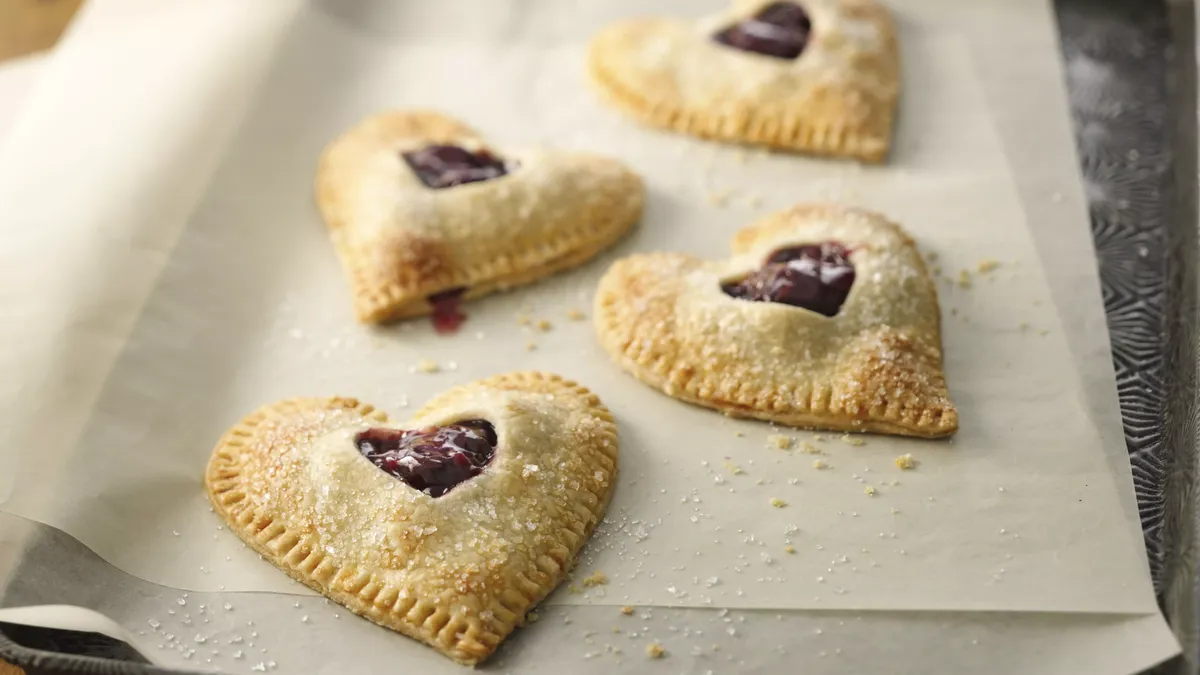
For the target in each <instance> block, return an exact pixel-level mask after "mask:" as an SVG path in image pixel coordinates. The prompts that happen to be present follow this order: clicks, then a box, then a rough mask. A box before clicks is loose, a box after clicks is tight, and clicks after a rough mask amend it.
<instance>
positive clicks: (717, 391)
mask: <svg viewBox="0 0 1200 675" xmlns="http://www.w3.org/2000/svg"><path fill="white" fill-rule="evenodd" d="M825 241H837V242H840V243H842V244H844V245H845V246H847V247H849V248H850V249H851V253H850V260H851V262H852V263H853V264H854V267H855V274H856V280H855V282H854V285H853V286H852V287H851V289H850V293H849V295H848V296H847V298H846V301H845V304H844V305H843V306H842V308H841V310H840V311H839V312H838V314H837V315H836V316H833V317H825V316H822V315H819V314H817V313H815V312H811V311H808V310H806V309H803V308H800V307H793V306H790V305H785V304H781V303H774V302H749V301H746V300H741V299H737V298H732V297H730V296H728V295H726V294H725V293H724V292H723V291H722V290H721V283H722V282H724V281H727V280H732V279H737V278H740V277H742V276H744V275H745V274H747V273H748V272H750V271H751V270H752V269H755V268H757V267H759V266H760V265H761V264H762V263H763V261H764V260H765V259H766V258H767V256H768V255H769V254H770V253H771V252H772V251H775V250H777V249H779V248H783V247H786V246H794V245H799V244H806V243H820V242H825ZM732 248H733V257H732V258H731V259H729V260H726V261H720V262H710V261H704V260H700V259H697V258H694V257H691V256H687V255H682V254H676V253H651V254H641V255H634V256H631V257H628V258H624V259H622V260H619V261H617V262H616V263H615V264H613V266H612V267H611V268H610V269H609V270H608V272H606V273H605V275H604V277H603V278H602V279H601V280H600V284H599V287H598V289H597V292H596V298H595V308H594V315H595V325H596V332H597V335H598V337H599V340H600V342H601V344H602V345H603V346H604V347H605V349H606V350H607V351H608V352H609V353H610V354H611V355H612V356H613V358H614V359H615V360H616V362H617V363H618V364H620V365H621V366H622V367H624V368H625V369H626V370H628V371H629V372H630V373H632V374H633V375H634V376H635V377H637V378H638V379H640V380H642V381H643V382H645V383H646V384H649V385H650V386H653V387H655V388H657V389H660V390H662V391H664V392H665V393H667V394H668V395H670V396H673V397H675V398H678V399H680V400H683V401H687V402H690V403H694V404H697V405H702V406H706V407H709V408H715V409H717V410H720V411H722V412H725V413H727V414H729V415H733V416H738V417H752V418H757V419H762V420H769V421H773V422H778V423H781V424H786V425H790V426H796V427H803V428H817V429H835V430H845V431H867V432H876V433H885V434H897V435H904V436H920V437H929V438H934V437H941V436H948V435H950V434H953V433H954V432H955V431H956V430H957V429H958V413H957V411H956V410H955V408H954V405H953V404H952V403H951V401H950V397H949V393H948V391H947V389H946V381H945V377H944V376H943V374H942V354H941V334H940V316H939V312H938V302H937V290H936V288H935V286H934V282H933V280H932V278H931V277H930V275H929V272H928V271H927V270H926V268H925V264H924V262H923V261H922V260H921V256H920V254H919V252H918V251H917V249H916V246H915V245H914V244H913V242H912V240H911V239H910V238H909V237H908V235H906V234H905V233H904V232H903V231H902V230H901V229H900V228H899V226H897V225H895V224H893V223H891V222H889V221H888V220H887V219H886V218H884V217H883V216H881V215H879V214H877V213H873V212H870V211H865V210H862V209H855V208H847V207H842V206H837V205H832V204H805V205H799V206H796V207H793V208H791V209H788V210H786V211H783V212H780V213H776V214H774V215H771V216H768V217H766V218H764V219H763V220H761V221H760V222H758V223H756V224H754V225H751V226H749V227H746V228H744V229H742V230H741V231H739V232H738V233H737V235H736V236H735V237H734V239H733V245H732Z"/></svg>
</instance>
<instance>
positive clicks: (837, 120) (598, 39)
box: [588, 0, 900, 162]
mask: <svg viewBox="0 0 1200 675" xmlns="http://www.w3.org/2000/svg"><path fill="white" fill-rule="evenodd" d="M588 71H589V74H590V75H591V79H592V80H593V82H595V83H596V85H597V86H598V87H599V89H600V90H601V92H602V93H603V94H604V95H605V98H606V99H608V100H609V101H611V102H612V103H613V104H614V105H615V106H617V107H618V108H620V109H621V110H623V111H625V112H626V113H629V114H631V115H632V116H634V117H635V118H637V119H639V120H641V121H643V122H645V123H647V124H650V125H651V126H656V127H660V128H665V129H673V130H676V131H681V132H684V133H689V134H694V135H696V136H700V137H704V138H711V139H717V140H725V141H732V142H737V143H749V144H755V145H764V146H768V147H772V148H778V149H782V150H792V151H798V152H807V153H813V154H821V155H833V156H841V157H851V158H855V159H859V160H862V161H867V162H880V161H883V159H884V157H885V156H886V155H887V151H888V147H889V146H890V144H891V134H892V120H893V117H894V115H895V110H896V100H897V99H898V97H899V92H900V84H899V55H898V46H897V40H896V33H895V28H894V26H893V25H892V19H891V16H890V15H889V14H888V12H887V10H886V9H885V8H883V7H882V6H881V5H879V4H878V3H876V2H874V1H873V0H795V1H794V2H778V1H775V0H738V1H736V2H735V3H734V5H733V7H731V8H730V9H728V10H726V11H724V12H721V13H720V14H716V15H712V16H707V17H704V18H702V19H699V20H697V21H684V20H676V19H665V18H639V19H631V20H626V21H622V22H619V23H615V24H612V25H610V26H607V27H605V28H604V29H603V30H601V31H600V32H599V33H597V35H596V36H595V37H594V38H593V40H592V43H591V47H590V50H589V54H588Z"/></svg>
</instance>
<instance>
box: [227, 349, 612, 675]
mask: <svg viewBox="0 0 1200 675" xmlns="http://www.w3.org/2000/svg"><path fill="white" fill-rule="evenodd" d="M616 471H617V430H616V425H615V423H614V422H613V418H612V415H611V414H610V413H609V412H608V410H607V409H606V408H605V407H604V406H603V405H602V404H601V403H600V401H599V399H597V398H596V396H595V395H594V394H592V393H591V392H589V391H588V390H586V389H584V388H583V387H580V386H578V385H576V384H574V383H573V382H568V381H565V380H563V379H561V378H559V377H558V376H555V375H546V374H542V373H516V374H508V375H500V376H497V377H492V378H489V379H486V380H482V381H479V382H474V383H472V384H468V385H465V386H461V387H458V388H455V389H452V390H450V391H448V392H446V393H444V394H442V395H441V396H438V397H437V398H435V399H433V400H432V401H430V402H429V403H428V405H426V406H425V407H424V408H423V409H422V410H421V411H420V412H418V413H417V415H416V417H415V418H413V420H412V421H411V422H410V423H409V424H408V425H406V426H405V427H404V428H398V427H396V426H394V425H393V424H391V423H390V422H389V421H388V419H387V416H386V415H385V414H384V413H382V412H380V411H378V410H375V409H374V408H373V407H371V406H369V405H366V404H363V403H359V402H358V401H356V400H354V399H347V398H329V399H295V400H290V401H284V402H282V403H278V404H275V405H271V406H267V407H265V408H262V409H260V410H259V411H257V412H255V413H254V414H252V415H250V416H249V417H247V418H245V419H244V420H242V421H241V422H240V423H238V425H237V426H235V427H233V428H232V429H230V430H229V432H227V433H226V434H225V436H224V437H223V438H222V439H221V441H220V442H219V443H218V444H217V447H216V449H215V450H214V451H213V455H212V459H211V460H210V461H209V465H208V471H207V474H206V476H205V482H206V484H207V486H208V493H209V496H210V498H211V499H212V503H213V505H214V506H215V507H216V511H217V513H219V514H220V515H221V517H223V518H224V519H225V521H226V522H228V523H229V525H230V528H231V529H232V530H233V531H234V532H237V534H238V535H239V536H240V537H241V538H242V539H243V540H245V542H246V543H247V544H249V545H250V546H251V547H253V548H254V550H255V551H257V552H259V553H260V554H262V556H263V557H264V558H266V559H267V560H269V561H271V562H272V563H273V564H274V565H275V566H276V567H278V568H279V569H281V570H283V571H284V572H286V573H287V574H288V575H290V576H291V577H293V578H295V579H296V580H298V581H300V582H302V583H304V584H306V585H308V586H310V587H312V588H313V589H315V590H317V591H319V592H320V593H323V594H324V595H325V596H327V597H329V598H330V599H332V600H335V601H336V602H339V603H341V604H342V605H345V606H346V607H347V608H349V609H350V610H352V611H354V612H355V613H357V614H360V615H362V616H364V617H366V618H368V619H370V620H372V621H374V622H375V623H378V624H380V625H382V626H386V627H387V628H391V629H393V630H396V631H399V632H401V633H403V634H405V635H408V636H410V637H413V638H416V639H418V640H420V641H422V642H425V643H426V644H429V645H431V646H432V647H434V648H435V649H437V650H438V651H440V652H442V653H443V654H445V655H447V656H449V657H450V658H452V659H454V660H456V661H459V662H460V663H464V664H475V663H477V662H479V661H481V660H483V659H485V658H486V657H487V656H488V655H490V654H491V653H492V652H493V651H495V649H496V647H497V646H498V645H499V644H500V642H501V641H503V640H504V638H505V637H507V636H508V634H509V633H511V632H512V630H513V628H514V627H516V626H517V625H519V624H520V623H521V622H522V621H523V620H524V617H525V614H526V612H527V611H529V609H530V608H531V607H533V606H534V605H535V604H537V603H538V602H539V601H540V600H541V599H542V598H544V597H545V596H546V595H547V594H548V593H549V592H550V591H551V590H553V589H554V587H555V586H557V585H558V583H559V582H560V581H562V579H563V576H564V575H565V574H566V572H567V570H568V569H569V568H570V567H571V565H572V564H573V562H574V559H575V556H576V554H578V552H579V549H580V548H581V547H582V546H583V544H584V542H585V541H587V539H588V537H589V536H590V535H591V532H592V530H593V528H594V527H595V526H596V524H597V523H598V522H599V521H600V519H601V517H602V516H603V515H604V510H605V508H606V507H607V505H608V500H609V497H610V496H611V495H612V490H613V484H614V480H615V477H616Z"/></svg>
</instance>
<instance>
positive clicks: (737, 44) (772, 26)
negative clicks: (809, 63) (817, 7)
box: [713, 2, 812, 59]
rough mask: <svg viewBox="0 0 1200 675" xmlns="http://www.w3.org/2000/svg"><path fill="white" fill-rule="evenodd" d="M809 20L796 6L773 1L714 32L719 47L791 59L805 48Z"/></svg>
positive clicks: (809, 26)
mask: <svg viewBox="0 0 1200 675" xmlns="http://www.w3.org/2000/svg"><path fill="white" fill-rule="evenodd" d="M811 33H812V21H811V20H810V19H809V18H808V12H805V11H804V8H803V7H801V6H800V5H797V4H793V3H790V2H773V3H771V4H769V5H767V6H766V7H763V8H762V10H760V11H759V12H758V14H755V15H754V16H753V17H751V18H749V19H746V20H745V21H742V22H739V23H736V24H734V25H732V26H730V27H729V28H726V29H725V30H723V31H721V32H720V33H717V34H716V35H714V36H713V39H714V40H716V41H717V42H720V43H721V44H723V45H728V46H730V47H733V48H735V49H740V50H742V51H746V52H754V53H756V54H763V55H766V56H773V57H775V58H779V59H794V58H796V57H797V56H800V52H802V51H804V48H805V46H807V45H808V36H809V35H810V34H811Z"/></svg>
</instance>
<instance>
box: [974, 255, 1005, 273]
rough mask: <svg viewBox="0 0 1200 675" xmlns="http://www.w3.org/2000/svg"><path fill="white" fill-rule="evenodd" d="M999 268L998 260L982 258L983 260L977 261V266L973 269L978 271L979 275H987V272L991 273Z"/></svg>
mask: <svg viewBox="0 0 1200 675" xmlns="http://www.w3.org/2000/svg"><path fill="white" fill-rule="evenodd" d="M999 266H1000V261H999V260H992V259H991V258H984V259H983V260H980V261H979V264H978V265H977V266H976V267H975V269H976V270H978V271H979V273H980V274H987V273H988V272H991V271H992V270H994V269H996V268H997V267H999Z"/></svg>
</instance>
